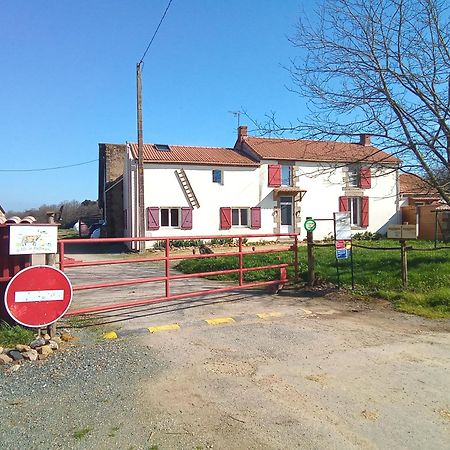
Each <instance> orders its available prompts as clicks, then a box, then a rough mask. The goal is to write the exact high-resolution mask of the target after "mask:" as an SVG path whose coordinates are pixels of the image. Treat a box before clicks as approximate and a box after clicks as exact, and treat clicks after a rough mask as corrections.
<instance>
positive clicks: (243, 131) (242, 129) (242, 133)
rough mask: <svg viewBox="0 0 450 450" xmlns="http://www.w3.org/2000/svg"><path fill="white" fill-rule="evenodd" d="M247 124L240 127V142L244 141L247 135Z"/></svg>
mask: <svg viewBox="0 0 450 450" xmlns="http://www.w3.org/2000/svg"><path fill="white" fill-rule="evenodd" d="M247 129H248V128H247V125H241V126H240V127H238V142H242V141H243V140H244V139H245V138H246V137H247Z"/></svg>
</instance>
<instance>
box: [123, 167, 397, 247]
mask: <svg viewBox="0 0 450 450" xmlns="http://www.w3.org/2000/svg"><path fill="white" fill-rule="evenodd" d="M276 163H277V162H276V161H263V162H262V163H261V166H260V167H226V166H222V167H220V166H215V167H213V166H202V165H183V166H180V165H175V164H145V170H144V197H145V208H147V207H152V206H154V207H159V208H161V207H162V208H164V207H166V208H170V207H173V208H181V207H190V204H189V202H188V200H187V198H186V196H185V194H184V191H183V189H182V187H181V185H180V183H179V181H178V178H177V176H176V174H175V171H176V169H180V168H181V167H183V168H184V170H185V172H186V175H187V177H188V179H189V181H190V183H191V186H192V188H193V190H194V193H195V195H196V196H197V199H198V201H199V203H200V208H194V209H193V228H192V230H182V229H180V228H170V227H160V228H159V229H158V230H152V231H150V230H147V231H146V235H147V236H149V237H161V236H174V237H176V236H180V237H181V236H202V235H220V236H230V235H235V234H266V233H273V231H274V227H275V223H274V221H275V219H274V214H273V211H274V207H275V205H276V202H275V201H274V200H273V194H272V191H273V188H271V187H268V186H267V181H268V164H276ZM295 166H296V175H298V183H297V187H299V188H300V189H304V190H306V191H307V192H306V194H305V196H304V198H303V201H302V202H301V223H302V224H303V223H304V221H305V219H306V217H313V218H315V219H332V218H333V212H337V211H338V210H339V197H340V196H343V195H351V192H349V190H348V188H346V186H345V179H346V168H345V167H344V168H343V167H330V166H329V165H324V166H321V165H320V164H318V163H305V162H297V163H296V164H295ZM125 167H126V169H125V176H124V208H126V209H127V210H128V224H127V230H126V233H127V235H128V236H130V235H132V230H133V229H134V228H133V227H135V226H136V224H137V217H136V211H135V207H134V206H135V205H134V201H132V197H133V196H134V195H135V190H136V186H135V179H136V177H135V168H134V165H133V163H132V161H130V160H129V159H127V161H126V165H125ZM213 169H221V170H222V171H223V184H218V183H213V182H212V170H213ZM127 192H129V195H127V194H126V193H127ZM360 195H363V196H365V197H369V226H368V227H367V228H356V227H355V228H354V232H355V233H356V232H363V231H371V232H382V233H384V232H386V228H387V225H388V224H389V223H398V220H399V213H398V209H399V207H398V200H397V198H398V197H397V172H396V171H395V170H392V168H385V167H383V168H378V169H377V168H375V167H372V177H371V188H370V189H365V190H364V191H363V192H362V193H360ZM225 206H228V207H247V208H251V207H255V206H259V207H260V208H261V228H260V229H257V230H254V229H251V228H250V227H232V228H231V229H230V230H221V229H220V207H225ZM317 224H318V226H317V229H316V231H315V232H314V237H315V239H322V238H324V237H326V236H327V235H329V234H332V233H333V222H332V221H318V222H317ZM300 231H301V238H305V237H306V232H305V231H304V229H303V228H302V229H301V230H300Z"/></svg>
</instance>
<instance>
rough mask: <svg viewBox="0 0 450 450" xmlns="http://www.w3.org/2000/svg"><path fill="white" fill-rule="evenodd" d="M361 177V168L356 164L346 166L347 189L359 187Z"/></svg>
mask: <svg viewBox="0 0 450 450" xmlns="http://www.w3.org/2000/svg"><path fill="white" fill-rule="evenodd" d="M360 177H361V167H359V166H358V165H356V164H353V165H351V166H348V168H347V185H348V186H349V187H359V186H360V181H361V180H360Z"/></svg>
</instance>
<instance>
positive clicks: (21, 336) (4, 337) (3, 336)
mask: <svg viewBox="0 0 450 450" xmlns="http://www.w3.org/2000/svg"><path fill="white" fill-rule="evenodd" d="M33 339H34V333H33V332H32V331H31V330H27V329H26V328H23V327H21V326H20V325H14V326H12V325H8V324H7V323H6V322H0V345H1V346H2V347H14V346H15V345H16V344H29V343H30V342H31V341H32V340H33Z"/></svg>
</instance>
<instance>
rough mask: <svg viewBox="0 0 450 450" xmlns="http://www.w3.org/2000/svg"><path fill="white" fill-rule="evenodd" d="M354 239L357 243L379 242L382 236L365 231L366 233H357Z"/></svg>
mask: <svg viewBox="0 0 450 450" xmlns="http://www.w3.org/2000/svg"><path fill="white" fill-rule="evenodd" d="M352 239H354V240H356V241H379V240H380V239H381V234H380V233H372V232H370V231H364V233H355V234H354V235H353V236H352Z"/></svg>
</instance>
